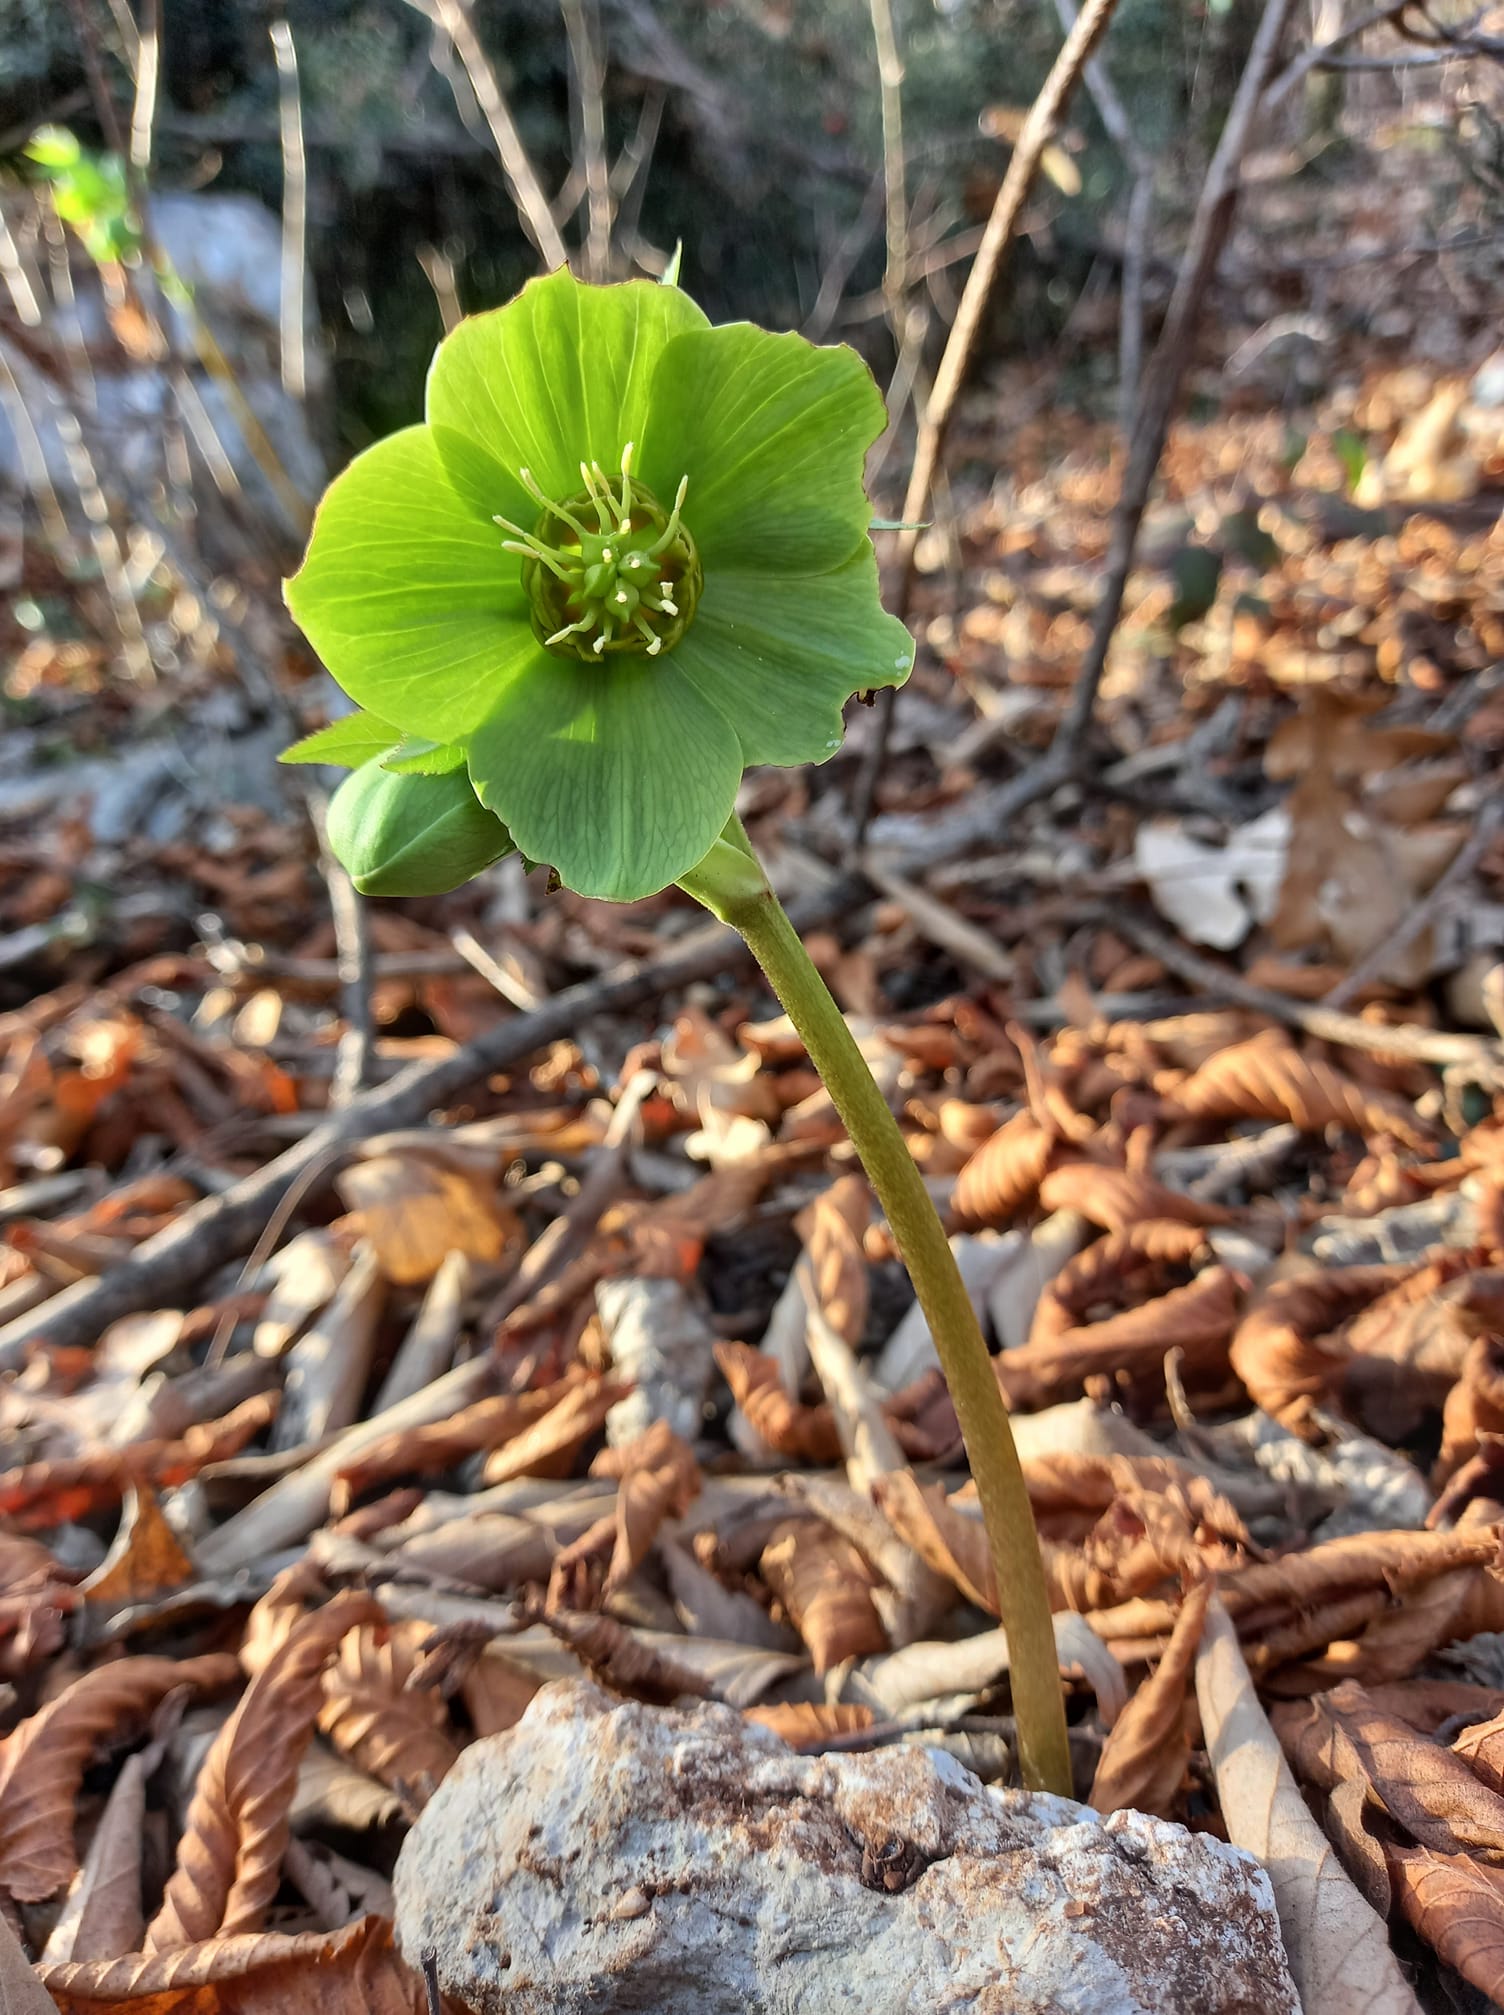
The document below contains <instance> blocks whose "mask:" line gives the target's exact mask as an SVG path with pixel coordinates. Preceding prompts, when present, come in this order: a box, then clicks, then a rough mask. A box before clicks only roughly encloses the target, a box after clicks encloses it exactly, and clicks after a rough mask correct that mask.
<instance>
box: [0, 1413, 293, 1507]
mask: <svg viewBox="0 0 1504 2015" xmlns="http://www.w3.org/2000/svg"><path fill="white" fill-rule="evenodd" d="M276 1411H277V1395H276V1394H275V1393H271V1392H259V1393H256V1394H254V1395H253V1396H252V1397H251V1398H250V1399H246V1400H242V1402H241V1403H240V1405H239V1406H237V1407H234V1408H233V1409H232V1410H231V1411H230V1412H229V1413H227V1414H226V1415H225V1417H224V1418H223V1420H211V1421H207V1422H205V1423H204V1424H203V1425H202V1426H197V1427H190V1428H189V1429H187V1431H186V1432H185V1433H184V1434H183V1435H182V1436H181V1437H180V1438H179V1439H177V1440H175V1441H138V1442H133V1443H131V1444H130V1445H129V1446H128V1447H126V1448H100V1449H94V1450H92V1451H91V1452H90V1453H89V1454H87V1455H81V1456H76V1457H73V1458H72V1459H70V1460H67V1461H59V1462H33V1463H29V1464H27V1465H26V1466H25V1467H24V1468H22V1469H9V1470H6V1471H5V1473H4V1474H3V1475H0V1518H5V1519H9V1521H10V1522H11V1524H12V1525H14V1526H16V1527H17V1528H18V1529H19V1530H20V1531H22V1532H41V1531H44V1530H46V1529H47V1528H49V1527H51V1526H54V1525H65V1524H67V1523H68V1522H69V1521H70V1520H74V1519H81V1518H88V1517H91V1516H92V1515H93V1514H94V1513H95V1512H97V1511H102V1510H106V1509H107V1508H108V1507H109V1506H110V1505H113V1504H118V1503H119V1502H120V1499H121V1497H122V1496H123V1495H124V1493H125V1491H126V1489H127V1488H128V1486H129V1485H131V1484H132V1483H143V1482H144V1483H149V1484H151V1485H152V1486H153V1488H154V1489H157V1490H167V1489H172V1488H175V1487H176V1486H177V1485H178V1484H181V1483H186V1482H187V1481H188V1480H189V1478H190V1477H194V1476H197V1475H198V1473H199V1471H200V1470H201V1469H203V1468H205V1467H207V1465H208V1464H209V1463H211V1462H223V1461H224V1460H225V1459H226V1458H227V1457H228V1456H231V1455H237V1454H238V1453H239V1452H240V1450H241V1449H242V1448H244V1447H245V1445H246V1443H247V1442H248V1441H251V1440H253V1439H254V1438H255V1437H256V1436H257V1435H258V1434H260V1433H262V1432H263V1431H264V1430H265V1429H266V1428H267V1427H268V1426H270V1424H271V1422H272V1420H273V1419H274V1418H275V1416H276Z"/></svg>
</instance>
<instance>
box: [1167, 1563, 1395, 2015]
mask: <svg viewBox="0 0 1504 2015" xmlns="http://www.w3.org/2000/svg"><path fill="white" fill-rule="evenodd" d="M1196 1698H1197V1702H1198V1704H1199V1706H1200V1709H1201V1722H1202V1727H1203V1730H1204V1732H1205V1736H1206V1746H1207V1751H1208V1754H1209V1755H1210V1757H1211V1761H1212V1768H1213V1770H1214V1771H1215V1773H1216V1779H1217V1797H1218V1801H1219V1803H1220V1804H1221V1807H1222V1816H1223V1818H1224V1820H1225V1821H1226V1823H1227V1836H1228V1838H1229V1840H1231V1841H1232V1842H1233V1844H1234V1845H1235V1846H1238V1847H1242V1848H1245V1849H1246V1850H1247V1851H1248V1852H1249V1853H1250V1854H1254V1855H1256V1856H1257V1857H1258V1859H1259V1860H1260V1861H1261V1862H1262V1863H1263V1865H1264V1867H1265V1868H1266V1869H1267V1870H1268V1873H1269V1879H1270V1881H1271V1883H1272V1884H1273V1886H1274V1900H1275V1903H1276V1905H1277V1907H1278V1910H1279V1920H1280V1928H1281V1930H1282V1931H1283V1932H1284V1936H1285V1948H1286V1951H1287V1952H1288V1953H1289V1957H1290V1970H1291V1972H1292V1973H1293V1974H1294V1976H1295V1984H1296V1986H1297V1987H1298V1988H1299V1990H1300V1997H1301V2005H1302V2006H1303V2007H1304V2008H1306V2009H1308V2010H1309V2011H1311V2015H1317V2011H1318V2010H1319V2011H1320V2015H1419V2004H1418V2003H1417V2001H1416V1999H1415V1997H1414V1995H1413V1994H1412V1993H1411V1991H1410V1989H1409V1987H1408V1986H1407V1984H1406V1982H1405V1978H1404V1975H1403V1974H1402V1973H1401V1972H1400V1969H1399V1964H1398V1962H1397V1961H1396V1959H1395V1957H1394V1954H1393V1952H1392V1951H1391V1950H1390V1945H1389V1938H1388V1934H1387V1932H1386V1930H1385V1926H1384V1920H1383V1918H1382V1917H1379V1916H1376V1915H1375V1914H1374V1912H1373V1911H1372V1910H1371V1909H1370V1908H1369V1906H1368V1904H1367V1903H1366V1902H1365V1901H1364V1899H1363V1897H1362V1896H1361V1895H1360V1894H1359V1893H1358V1891H1357V1890H1356V1889H1355V1888H1354V1887H1353V1886H1352V1884H1351V1883H1350V1882H1349V1881H1348V1879H1347V1877H1346V1875H1344V1873H1343V1872H1342V1868H1341V1866H1340V1865H1339V1863H1338V1861H1337V1857H1336V1856H1335V1855H1334V1854H1333V1852H1332V1850H1331V1847H1330V1846H1329V1845H1328V1843H1327V1841H1326V1839H1325V1838H1324V1836H1323V1834H1322V1832H1321V1829H1320V1827H1319V1826H1318V1825H1317V1824H1316V1822H1315V1820H1314V1819H1313V1818H1312V1817H1311V1814H1310V1812H1309V1810H1308V1809H1307V1807H1306V1803H1305V1800H1304V1799H1303V1798H1302V1797H1301V1795H1300V1792H1299V1790H1298V1789H1297V1788H1296V1784H1295V1780H1294V1778H1293V1777H1292V1776H1291V1774H1290V1770H1289V1767H1288V1765H1287V1764H1286V1762H1285V1759H1284V1757H1283V1755H1282V1754H1281V1752H1280V1744H1279V1741H1278V1740H1277V1739H1276V1737H1275V1735H1274V1732H1273V1730H1272V1729H1271V1728H1270V1725H1269V1722H1268V1721H1267V1720H1266V1719H1265V1716H1264V1712H1263V1709H1262V1708H1261V1707H1260V1706H1259V1701H1258V1695H1257V1694H1256V1693H1255V1692H1254V1688H1253V1681H1252V1679H1251V1678H1250V1677H1249V1673H1248V1668H1247V1666H1246V1665H1245V1664H1244V1663H1243V1659H1242V1656H1241V1654H1240V1652H1239V1650H1238V1640H1237V1634H1236V1632H1235V1631H1234V1629H1233V1626H1232V1624H1231V1622H1230V1621H1229V1619H1228V1617H1227V1615H1226V1613H1225V1611H1224V1610H1223V1609H1222V1606H1221V1604H1220V1603H1216V1602H1214V1603H1213V1604H1212V1605H1211V1607H1210V1609H1209V1611H1208V1614H1207V1618H1206V1622H1205V1625H1204V1628H1203V1632H1202V1640H1201V1650H1200V1653H1199V1655H1198V1657H1197V1660H1196Z"/></svg>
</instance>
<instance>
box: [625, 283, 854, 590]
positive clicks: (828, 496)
mask: <svg viewBox="0 0 1504 2015" xmlns="http://www.w3.org/2000/svg"><path fill="white" fill-rule="evenodd" d="M886 422H887V413H886V411H885V409H884V406H883V401H882V394H881V393H880V392H879V391H878V389H877V386H876V385H875V384H874V383H873V380H872V374H871V372H870V371H869V370H868V369H867V366H866V365H865V364H864V363H863V362H862V360H861V358H860V357H859V356H858V355H857V354H856V352H855V350H851V349H847V348H846V347H845V346H844V345H841V346H838V347H836V348H832V349H820V348H817V347H816V346H815V344H813V343H809V342H806V341H805V339H804V337H803V336H793V335H786V336H775V335H770V334H769V332H768V331H767V330H766V329H756V328H754V327H753V326H752V325H751V324H750V323H748V322H734V323H731V324H730V325H729V326H727V327H725V328H720V329H703V330H695V331H691V332H690V333H689V334H687V335H683V336H678V337H676V338H675V339H674V341H673V342H672V343H670V344H669V346H668V348H667V349H666V350H665V351H664V353H663V357H662V360H661V361H660V363H659V366H658V374H657V377H656V378H655V379H654V382H653V410H652V417H651V420H650V422H649V425H648V430H647V438H646V440H645V441H644V442H642V444H641V452H640V454H639V455H638V457H637V461H636V464H635V466H636V470H637V473H638V474H639V475H640V476H641V477H642V480H643V481H644V482H645V483H647V484H648V485H649V487H650V488H652V489H654V490H656V491H657V493H658V495H659V496H660V497H661V498H662V499H663V500H664V501H665V502H667V501H668V500H669V499H670V498H671V497H672V496H673V494H674V491H675V489H676V488H677V487H678V483H679V479H680V477H681V476H686V475H687V476H688V478H689V490H688V494H687V496H686V498H685V503H684V522H685V524H686V525H687V526H688V527H689V529H690V531H691V533H692V534H693V535H694V539H695V543H696V544H697V545H698V547H699V549H700V558H701V559H702V560H703V561H704V562H705V565H706V567H707V568H709V567H711V566H717V567H722V568H735V569H736V570H737V571H738V572H743V573H752V574H755V573H762V572H768V573H794V574H817V573H822V572H824V570H825V569H826V568H828V567H836V566H839V565H840V563H841V562H842V561H843V560H844V559H846V558H847V556H848V555H849V554H850V553H851V551H852V549H853V548H854V547H855V546H856V544H857V542H858V540H859V539H861V538H862V537H863V536H864V534H865V532H866V530H867V525H868V521H869V519H870V518H871V515H872V507H871V505H870V504H869V503H868V501H867V497H866V493H865V492H864V490H863V488H862V465H863V462H864V461H865V459H866V454H867V450H868V448H870V447H871V445H872V443H873V442H874V441H875V440H876V439H877V437H878V435H879V434H880V433H881V432H882V430H883V427H884V425H885V424H886Z"/></svg>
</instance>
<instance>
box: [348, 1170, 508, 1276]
mask: <svg viewBox="0 0 1504 2015" xmlns="http://www.w3.org/2000/svg"><path fill="white" fill-rule="evenodd" d="M338 1188H339V1192H340V1195H341V1196H342V1197H343V1198H344V1199H345V1202H346V1203H347V1204H348V1205H349V1206H350V1209H351V1210H352V1211H353V1212H354V1213H355V1214H356V1216H357V1217H358V1218H359V1221H360V1227H361V1230H362V1231H363V1232H364V1234H365V1236H366V1237H367V1238H368V1239H369V1240H370V1241H371V1244H372V1245H373V1246H374V1247H375V1248H376V1256H377V1258H378V1259H379V1260H380V1262H381V1270H382V1272H383V1273H384V1274H385V1275H386V1277H387V1279H388V1280H390V1281H393V1282H395V1283H396V1284H397V1285H399V1286H404V1287H410V1286H413V1285H414V1284H421V1283H422V1282H424V1281H429V1280H432V1279H433V1277H434V1275H435V1274H436V1273H437V1272H438V1270H439V1268H440V1266H441V1265H442V1264H443V1262H444V1259H445V1257H446V1256H447V1255H448V1254H449V1253H451V1252H462V1253H464V1254H465V1255H466V1257H467V1258H469V1259H474V1260H478V1261H480V1262H481V1263H482V1264H483V1265H487V1266H494V1265H495V1264H496V1263H497V1262H498V1261H500V1260H501V1259H502V1258H503V1257H504V1256H505V1254H506V1253H507V1252H508V1251H509V1250H515V1249H517V1248H520V1246H521V1244H522V1227H521V1225H520V1223H519V1222H518V1219H517V1215H516V1212H515V1211H513V1210H512V1209H511V1208H510V1206H509V1205H507V1204H505V1203H503V1202H502V1200H501V1198H500V1197H499V1196H498V1194H497V1190H496V1185H495V1183H494V1182H493V1181H491V1180H489V1179H488V1178H485V1177H482V1176H480V1175H478V1174H476V1173H474V1172H473V1171H471V1170H468V1169H463V1168H459V1167H456V1166H455V1165H454V1164H453V1163H452V1162H449V1161H445V1160H440V1159H439V1158H437V1157H436V1156H431V1155H424V1154H419V1153H416V1152H414V1151H413V1150H411V1149H409V1150H407V1151H405V1152H403V1153H401V1154H378V1155H372V1156H370V1157H369V1159H367V1160H364V1161H356V1162H352V1163H351V1164H350V1166H349V1167H348V1168H347V1169H345V1170H344V1171H343V1173H342V1174H341V1175H340V1176H339V1177H338Z"/></svg>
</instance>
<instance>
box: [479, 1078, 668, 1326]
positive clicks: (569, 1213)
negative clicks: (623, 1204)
mask: <svg viewBox="0 0 1504 2015" xmlns="http://www.w3.org/2000/svg"><path fill="white" fill-rule="evenodd" d="M657 1082H658V1079H657V1076H656V1074H655V1073H654V1072H653V1071H650V1070H640V1071H634V1072H633V1074H632V1076H631V1077H630V1078H628V1080H627V1082H626V1084H625V1085H624V1086H623V1088H622V1094H621V1097H620V1098H619V1099H618V1100H617V1102H616V1110H615V1112H613V1113H612V1115H611V1118H610V1121H609V1123H608V1125H607V1127H606V1132H605V1136H604V1138H603V1139H602V1141H601V1143H600V1145H599V1146H598V1147H597V1148H596V1149H595V1150H594V1152H593V1154H592V1156H591V1160H590V1166H589V1169H588V1170H587V1172H586V1175H585V1179H584V1181H583V1182H582V1183H581V1184H580V1187H579V1189H578V1191H577V1192H576V1193H575V1195H574V1197H573V1198H572V1199H571V1200H570V1203H569V1207H568V1209H567V1210H564V1211H562V1212H561V1213H560V1214H559V1216H558V1217H556V1218H555V1219H554V1220H553V1222H552V1223H551V1224H548V1225H546V1226H545V1227H544V1229H543V1230H542V1232H540V1233H539V1235H538V1237H537V1238H535V1239H534V1240H533V1242H532V1244H531V1245H530V1246H529V1247H528V1249H527V1251H526V1252H525V1253H524V1254H523V1255H522V1260H521V1262H520V1264H519V1265H518V1268H517V1271H516V1272H515V1273H514V1274H513V1275H512V1278H511V1279H510V1280H509V1281H508V1282H507V1283H506V1285H505V1286H504V1287H503V1288H502V1289H501V1291H500V1293H499V1294H498V1295H497V1296H496V1298H495V1299H494V1300H493V1301H491V1302H489V1303H488V1304H487V1306H486V1308H485V1310H484V1311H483V1312H482V1315H481V1318H480V1321H479V1323H478V1324H477V1329H478V1332H479V1334H480V1335H482V1336H486V1335H489V1334H490V1333H491V1332H492V1331H494V1330H495V1329H496V1328H497V1327H498V1325H499V1324H501V1323H503V1322H505V1320H506V1318H507V1317H508V1316H509V1315H510V1314H511V1313H512V1311H513V1309H515V1308H520V1307H521V1306H522V1304H523V1302H525V1301H527V1300H528V1299H529V1298H530V1297H531V1296H532V1295H534V1294H535V1293H536V1292H537V1291H538V1289H539V1288H540V1287H542V1286H543V1285H544V1283H545V1282H546V1281H549V1280H551V1279H553V1277H554V1276H555V1274H557V1273H558V1272H560V1270H561V1269H562V1268H563V1265H564V1262H565V1261H566V1260H567V1259H570V1258H572V1257H573V1256H574V1254H575V1253H577V1252H578V1251H579V1250H580V1249H581V1248H582V1247H583V1246H584V1244H585V1241H586V1240H587V1239H588V1238H589V1237H590V1234H591V1233H592V1232H593V1231H594V1230H595V1228H596V1225H597V1224H598V1223H599V1222H600V1218H601V1213H602V1212H603V1211H604V1210H605V1208H606V1206H607V1205H608V1204H609V1203H612V1202H614V1201H615V1198H616V1195H617V1192H618V1191H619V1190H620V1188H621V1186H622V1179H623V1175H624V1172H625V1169H626V1165H627V1161H628V1158H629V1156H630V1155H631V1152H632V1149H633V1148H634V1146H636V1145H637V1144H638V1143H639V1140H640V1136H641V1132H642V1128H641V1125H640V1124H639V1120H640V1115H641V1112H642V1106H643V1101H644V1100H645V1099H646V1098H647V1096H648V1094H649V1093H650V1092H651V1091H652V1089H653V1087H654V1086H655V1085H656V1084H657Z"/></svg>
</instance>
